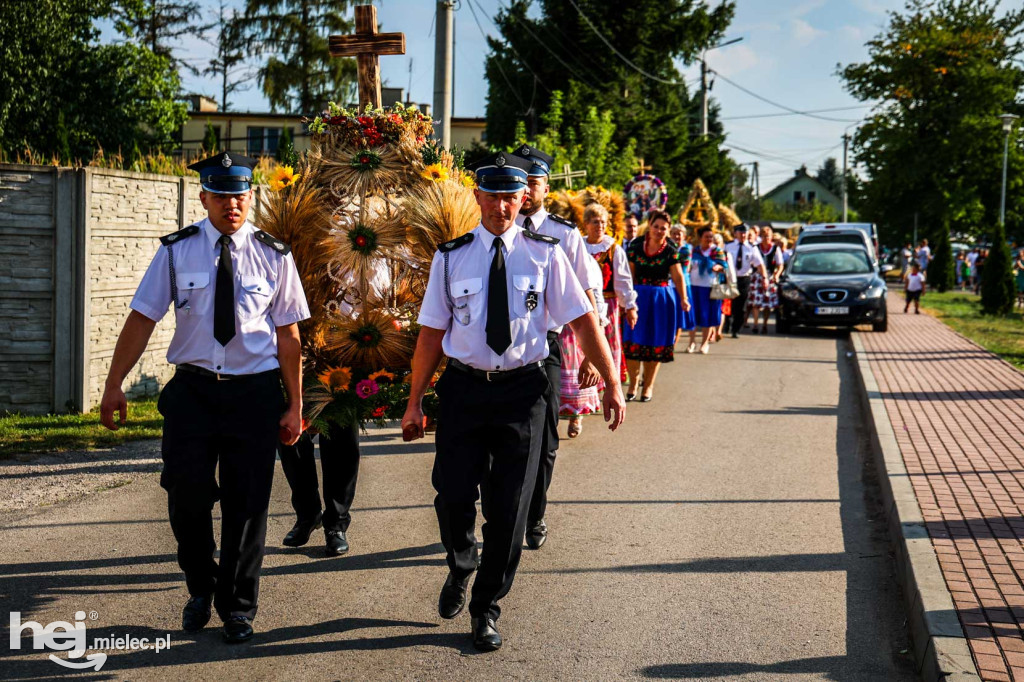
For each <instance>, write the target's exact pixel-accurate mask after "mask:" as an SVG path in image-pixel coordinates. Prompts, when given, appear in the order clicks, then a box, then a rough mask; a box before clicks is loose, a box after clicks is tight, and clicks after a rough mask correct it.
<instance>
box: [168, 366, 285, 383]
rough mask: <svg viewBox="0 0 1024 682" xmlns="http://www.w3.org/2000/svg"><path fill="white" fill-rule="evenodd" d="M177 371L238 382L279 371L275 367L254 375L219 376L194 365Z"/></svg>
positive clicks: (181, 367) (182, 367)
mask: <svg viewBox="0 0 1024 682" xmlns="http://www.w3.org/2000/svg"><path fill="white" fill-rule="evenodd" d="M178 371H179V372H188V373H189V374H198V375H199V376H201V377H206V378H207V379H215V380H216V381H240V380H242V379H252V378H254V377H261V376H264V375H266V374H277V373H279V372H280V371H281V370H280V369H278V368H276V367H275V368H274V369H268V370H267V371H265V372H257V373H256V374H220V373H218V372H213V371H210V370H208V369H205V368H203V367H198V366H196V365H178Z"/></svg>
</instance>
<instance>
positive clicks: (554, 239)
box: [523, 216, 560, 244]
mask: <svg viewBox="0 0 1024 682" xmlns="http://www.w3.org/2000/svg"><path fill="white" fill-rule="evenodd" d="M552 217H554V216H552ZM523 236H524V237H527V238H529V239H536V240H537V241H539V242H547V243H548V244H557V243H558V242H559V241H560V240H559V239H558V237H549V236H547V235H546V234H540V233H538V232H531V231H529V230H523Z"/></svg>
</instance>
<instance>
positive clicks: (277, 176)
mask: <svg viewBox="0 0 1024 682" xmlns="http://www.w3.org/2000/svg"><path fill="white" fill-rule="evenodd" d="M301 177H302V176H301V175H299V174H297V173H296V172H295V169H294V168H292V167H291V166H278V167H277V168H275V169H274V170H273V171H271V172H270V183H269V184H270V189H271V191H274V192H280V191H281V190H283V189H284V188H286V187H291V186H292V185H294V184H295V183H297V182H298V181H299V178H301Z"/></svg>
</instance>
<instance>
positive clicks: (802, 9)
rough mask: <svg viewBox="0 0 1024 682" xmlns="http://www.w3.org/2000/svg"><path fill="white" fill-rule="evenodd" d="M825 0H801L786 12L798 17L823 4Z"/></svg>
mask: <svg viewBox="0 0 1024 682" xmlns="http://www.w3.org/2000/svg"><path fill="white" fill-rule="evenodd" d="M824 4H825V0H807V2H801V3H800V4H798V5H796V6H795V7H794V8H793V9H792V10H790V11H789V12H788V14H789V16H791V17H793V18H796V19H799V18H800V17H802V16H804V15H805V14H809V13H810V12H813V11H814V10H816V9H818V8H819V7H822V6H824Z"/></svg>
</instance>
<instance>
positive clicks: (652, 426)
mask: <svg viewBox="0 0 1024 682" xmlns="http://www.w3.org/2000/svg"><path fill="white" fill-rule="evenodd" d="M847 350H848V340H847V339H846V338H844V337H843V336H842V335H840V334H835V333H829V332H819V333H814V334H810V335H801V336H796V337H779V336H774V335H772V336H770V337H759V336H750V337H746V338H743V339H741V340H739V341H732V340H728V339H727V340H726V341H725V342H723V343H722V344H720V345H718V346H715V347H713V351H712V354H711V355H709V356H706V357H704V356H699V355H693V356H687V355H685V354H683V355H680V356H677V361H676V362H675V363H674V364H672V365H668V366H666V367H665V368H664V369H663V371H662V374H661V376H660V378H659V383H658V386H657V388H656V393H655V399H654V401H653V402H651V403H649V404H643V405H641V404H639V403H633V404H631V405H630V410H629V414H628V419H627V423H626V425H625V426H624V427H623V429H622V430H621V431H620V432H619V433H617V434H614V435H610V434H608V432H607V431H605V430H604V429H603V427H602V426H601V424H600V423H599V421H598V419H596V418H589V419H587V420H586V422H585V430H584V433H583V434H582V435H581V436H580V438H579V439H577V440H576V441H573V442H571V443H565V444H564V445H563V449H562V454H561V456H560V458H559V461H558V465H557V467H556V470H555V480H554V485H553V488H552V491H551V498H552V500H553V503H552V505H551V506H550V509H549V517H548V522H549V526H550V528H551V538H550V541H549V542H548V544H547V546H545V547H544V548H543V549H542V550H541V551H539V552H526V553H525V554H524V558H523V562H522V565H521V567H520V570H519V575H518V577H517V580H516V583H515V585H514V587H513V589H512V593H511V594H510V596H509V597H508V598H506V599H505V600H504V602H503V607H504V613H505V615H504V616H503V617H502V619H501V621H500V627H501V631H502V634H503V635H504V636H505V646H504V648H503V649H502V650H501V651H499V652H497V653H493V654H486V655H479V654H477V653H476V652H475V651H474V650H473V649H472V647H471V646H470V644H469V639H468V634H467V633H468V630H469V617H468V615H466V614H463V615H462V616H460V617H459V618H458V619H456V620H454V621H443V620H441V619H440V618H438V616H437V613H436V602H437V593H438V589H439V588H440V586H441V584H442V582H443V581H444V578H445V575H446V569H445V568H444V563H443V556H442V554H441V546H440V544H439V543H438V533H437V526H436V521H435V518H434V513H433V508H432V506H431V500H432V497H433V491H432V489H431V487H430V468H431V462H432V456H433V452H432V443H431V442H426V443H424V442H422V441H421V442H420V443H418V444H411V445H406V444H403V443H401V442H400V440H399V439H397V438H396V437H395V433H396V431H395V430H391V431H389V432H386V433H382V432H380V431H375V432H372V433H371V434H370V435H369V436H368V437H366V438H365V441H364V443H365V458H364V460H363V469H362V472H361V478H360V481H359V490H358V493H357V497H356V509H355V511H354V522H353V525H352V528H351V529H350V533H349V537H350V541H351V543H352V547H353V549H352V551H351V553H350V554H349V555H347V556H344V557H340V558H334V559H327V558H324V557H323V556H322V555H321V551H322V548H321V546H320V544H319V543H317V544H316V545H314V546H309V547H306V548H302V549H300V550H290V549H286V548H283V547H281V546H280V544H279V542H280V540H281V538H282V537H283V536H284V534H285V533H286V532H287V530H288V529H289V528H290V526H291V523H292V516H291V513H290V508H289V505H288V487H287V484H286V482H285V480H284V477H283V475H282V474H281V473H280V471H279V472H278V477H277V480H276V482H275V488H274V495H273V502H272V509H271V513H272V517H271V521H270V530H269V535H268V540H269V543H268V544H269V553H268V556H267V560H266V564H265V567H264V574H263V576H264V577H263V583H262V594H261V600H260V602H261V607H260V613H259V617H258V618H257V620H256V627H257V632H258V634H257V636H256V637H255V638H254V640H253V641H252V642H251V643H250V644H248V645H242V646H236V647H228V646H225V645H223V644H222V643H221V642H220V632H219V629H218V628H215V627H208V629H207V630H205V631H203V632H201V633H199V634H198V635H185V634H184V633H182V632H181V631H180V630H178V627H179V618H180V616H179V609H180V607H181V605H182V604H183V602H184V600H185V599H186V597H187V595H186V592H185V590H184V586H183V583H182V580H181V576H180V573H179V571H178V568H177V565H176V563H175V559H174V544H173V540H172V536H171V532H170V528H169V526H168V524H167V522H166V520H165V513H166V507H165V505H166V501H165V496H164V494H163V492H162V491H161V489H160V488H159V486H158V480H157V475H156V474H145V475H143V476H142V477H141V478H140V479H139V480H138V481H136V482H135V483H133V484H131V485H127V486H124V487H122V488H118V489H114V490H110V491H107V492H104V493H100V494H96V495H92V496H89V497H86V498H81V499H79V500H78V501H75V502H71V503H68V504H64V505H61V506H58V507H54V508H48V509H45V510H43V511H40V512H38V513H35V514H33V515H31V516H28V517H23V518H21V519H18V520H13V521H10V522H7V524H6V526H5V527H3V528H0V557H2V559H0V562H2V564H0V605H2V606H0V610H4V611H14V610H18V611H21V613H22V619H23V620H28V619H30V618H31V619H32V620H36V621H40V622H41V623H42V624H44V625H45V624H47V623H49V622H51V621H56V620H71V619H72V618H73V614H74V612H75V611H77V610H83V611H86V612H95V614H96V616H97V619H96V620H87V621H86V624H87V627H88V628H89V637H90V640H91V638H92V637H96V636H105V635H109V634H115V635H124V634H129V635H131V636H135V637H150V638H154V637H157V636H166V634H167V633H170V635H171V641H172V647H171V649H170V650H169V651H164V652H161V653H156V652H153V651H136V652H110V658H109V660H108V661H107V662H106V664H105V665H104V666H103V668H102V670H101V671H100V672H99V673H96V672H94V671H90V672H88V673H85V672H79V673H71V671H66V672H68V673H70V674H73V675H75V676H77V677H80V678H82V679H107V678H114V679H138V680H142V679H146V680H149V679H155V680H175V681H178V680H192V679H197V680H198V679H210V680H214V679H216V680H225V679H254V680H255V679H295V680H321V679H356V680H358V679H381V680H391V679H439V680H453V679H484V680H490V679H505V678H516V679H581V680H582V679H586V680H597V679H615V678H634V679H635V678H681V679H701V680H708V679H716V680H871V681H876V680H878V681H881V680H886V681H888V680H912V679H914V677H913V673H912V670H911V662H910V656H909V655H908V654H906V653H900V652H901V651H905V650H906V649H907V647H908V641H907V636H906V633H905V628H904V625H903V622H904V616H903V610H902V603H901V597H900V595H899V592H898V589H897V587H896V584H895V580H894V577H893V564H892V561H891V558H890V556H889V552H888V548H887V545H886V537H885V534H884V533H885V530H884V523H882V521H881V518H880V516H879V510H878V507H877V502H876V501H875V494H874V492H873V488H872V483H871V481H870V480H865V477H866V472H867V471H870V469H868V468H866V467H865V465H864V461H863V457H864V456H865V453H866V440H865V436H864V433H863V431H862V428H861V426H860V425H861V416H860V414H859V411H858V408H857V400H856V393H855V388H854V383H853V382H854V380H853V375H852V371H851V365H850V360H849V359H848V358H847V357H846V352H847ZM837 404H838V408H837ZM868 478H869V477H868ZM3 637H4V640H5V642H6V640H7V633H6V631H5V633H4V634H3ZM28 645H29V640H28V639H27V638H26V639H25V640H24V644H23V648H22V649H21V650H20V651H16V652H11V651H9V650H8V647H7V646H6V645H5V647H4V649H3V652H4V655H3V659H4V660H2V662H0V676H2V677H3V678H4V679H33V678H52V677H56V676H58V675H59V674H62V673H64V672H65V671H64V670H63V669H61V668H59V667H58V666H57V664H56V663H53V662H51V661H49V660H47V658H46V656H45V655H44V653H43V652H33V651H31V650H29V651H26V650H25V648H26V647H27V646H28Z"/></svg>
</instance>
